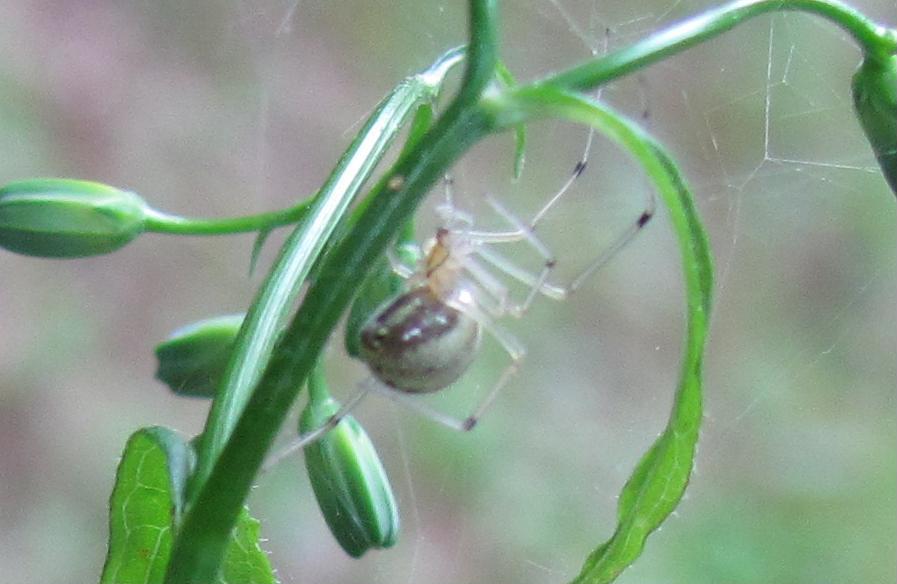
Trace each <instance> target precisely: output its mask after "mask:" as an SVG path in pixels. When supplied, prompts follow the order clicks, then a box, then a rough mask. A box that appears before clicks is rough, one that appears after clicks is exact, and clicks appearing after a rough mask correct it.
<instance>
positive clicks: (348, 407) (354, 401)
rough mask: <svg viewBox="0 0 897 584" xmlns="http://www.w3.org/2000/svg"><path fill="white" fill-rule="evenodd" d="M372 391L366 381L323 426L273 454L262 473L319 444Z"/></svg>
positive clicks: (263, 467)
mask: <svg viewBox="0 0 897 584" xmlns="http://www.w3.org/2000/svg"><path fill="white" fill-rule="evenodd" d="M371 389H373V388H372V387H371V383H370V382H368V381H366V382H364V383H362V384H361V388H360V389H359V390H358V393H356V394H355V395H354V396H352V398H351V399H350V400H349V401H347V402H346V403H345V404H343V406H342V407H341V408H340V409H339V410H338V411H337V412H336V413H335V414H333V415H332V416H330V417H329V418H327V421H326V422H324V424H323V425H322V426H319V427H317V428H315V429H314V430H312V431H311V432H307V433H305V434H303V435H302V436H299V437H298V438H296V439H295V440H293V441H292V442H290V443H289V444H287V446H285V447H284V448H283V449H282V450H281V451H279V452H277V453H275V454H273V455H272V456H271V458H269V459H268V460H266V461H265V463H264V464H263V465H262V472H263V473H264V472H268V471H269V470H271V469H272V468H274V467H275V466H276V465H277V464H279V463H280V462H281V461H282V460H283V459H285V458H287V457H288V456H291V455H292V454H293V453H295V452H296V451H297V450H301V449H303V448H305V447H306V446H308V445H309V444H312V443H314V442H317V441H318V440H320V439H321V438H323V437H324V435H325V434H327V432H329V431H331V430H333V429H334V428H336V427H337V425H339V423H340V422H341V421H342V419H343V418H345V417H346V416H347V415H349V413H350V412H351V411H352V410H354V409H355V406H357V405H358V404H359V403H361V400H362V399H364V397H365V396H366V395H367V394H368V393H370V391H371Z"/></svg>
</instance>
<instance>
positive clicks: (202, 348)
mask: <svg viewBox="0 0 897 584" xmlns="http://www.w3.org/2000/svg"><path fill="white" fill-rule="evenodd" d="M243 317H244V315H242V314H233V315H228V316H218V317H215V318H209V319H206V320H201V321H199V322H196V323H193V324H191V325H187V326H185V327H183V328H180V329H178V330H176V331H175V332H173V333H172V334H171V336H170V337H168V339H166V340H164V341H162V342H161V343H159V344H158V345H157V346H156V358H157V359H158V360H159V368H158V369H157V370H156V379H158V380H159V381H161V382H163V383H165V384H166V385H168V387H170V388H171V391H173V392H174V393H176V394H178V395H186V396H194V397H214V396H215V392H216V391H217V390H218V382H219V381H221V376H222V375H224V370H225V368H226V367H227V360H228V359H229V358H230V355H231V351H232V350H233V346H234V339H236V338H237V333H238V332H239V331H240V325H242V324H243Z"/></svg>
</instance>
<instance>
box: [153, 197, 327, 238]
mask: <svg viewBox="0 0 897 584" xmlns="http://www.w3.org/2000/svg"><path fill="white" fill-rule="evenodd" d="M315 196H316V195H313V196H311V197H308V198H306V199H304V200H303V201H302V202H300V203H299V204H297V205H293V206H292V207H289V208H287V209H281V210H280V211H268V212H266V213H258V214H255V215H244V216H242V217H225V218H222V219H197V218H190V217H181V216H178V215H170V214H168V213H164V212H162V211H157V210H155V209H146V211H145V215H146V223H145V225H146V231H149V232H152V233H166V234H172V235H231V234H234V233H246V232H251V231H267V230H269V229H273V228H275V227H282V226H284V225H290V224H293V223H296V222H297V221H299V220H301V219H302V218H303V217H305V215H306V213H308V210H309V208H311V205H312V203H313V202H314V200H315Z"/></svg>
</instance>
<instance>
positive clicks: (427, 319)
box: [266, 134, 656, 466]
mask: <svg viewBox="0 0 897 584" xmlns="http://www.w3.org/2000/svg"><path fill="white" fill-rule="evenodd" d="M589 138H590V139H589V144H588V145H590V143H591V134H590V136H589ZM588 145H587V148H586V151H585V153H584V155H583V157H582V159H581V160H580V161H579V162H577V164H576V166H575V167H574V169H573V172H572V173H571V175H570V177H569V178H568V179H567V180H566V181H565V183H564V184H563V186H562V187H561V188H560V189H559V190H558V191H557V192H556V193H555V194H554V195H552V196H551V198H550V199H549V200H548V202H546V203H545V205H543V206H542V208H541V209H540V210H539V211H538V212H537V213H536V214H535V215H534V216H533V218H532V219H531V220H530V221H529V222H524V221H522V220H521V219H520V218H518V217H517V216H516V215H514V214H513V213H511V212H510V211H509V210H508V209H507V208H505V206H504V205H502V204H501V203H500V202H499V201H497V200H496V199H495V198H493V197H491V196H488V195H487V196H486V199H485V200H486V202H487V203H488V204H489V206H490V207H491V208H492V209H493V210H494V211H495V212H496V213H497V214H498V216H500V217H501V218H503V220H504V221H505V222H507V224H508V229H507V230H506V231H480V230H477V229H475V228H474V221H473V218H472V217H471V216H470V215H469V214H467V213H464V212H463V211H461V210H459V209H458V208H456V207H455V205H454V204H453V202H452V198H451V194H450V193H451V179H450V178H448V177H446V202H445V203H443V204H442V205H440V206H439V207H437V214H438V217H439V219H440V221H441V225H442V226H441V227H440V228H439V229H438V230H437V231H436V235H435V236H434V237H433V238H432V239H431V240H430V241H428V242H427V244H426V245H425V246H424V247H423V250H421V254H420V257H422V260H421V261H420V262H419V263H418V265H415V266H409V265H406V264H404V263H402V262H401V261H400V260H399V259H398V256H397V255H396V254H395V252H394V251H393V252H392V253H390V254H388V256H389V260H390V263H391V265H392V268H393V270H394V271H395V272H396V273H397V274H398V275H399V276H401V277H402V278H404V279H405V280H406V281H407V287H406V291H405V292H404V293H402V294H400V295H399V296H397V297H396V298H394V299H392V300H390V301H388V302H386V303H385V304H384V305H382V306H381V307H380V308H379V309H378V310H376V311H375V312H374V314H373V315H372V316H371V317H370V319H369V320H368V322H367V323H366V324H365V325H364V327H363V328H362V330H361V358H362V359H363V360H364V362H365V363H366V364H367V366H368V369H369V370H370V371H371V374H372V375H373V378H369V379H367V380H366V381H365V382H363V383H362V384H361V388H360V390H359V392H358V393H357V394H356V395H355V396H354V397H352V398H351V399H349V400H348V401H347V402H346V403H345V404H344V405H343V407H342V408H341V409H340V410H339V411H338V412H337V413H336V414H334V415H333V416H332V417H331V418H330V419H329V420H328V422H327V423H326V424H324V425H323V426H321V427H320V428H317V429H315V430H313V431H311V432H309V433H307V434H305V435H303V436H300V437H299V438H298V439H297V440H295V441H294V442H293V443H292V444H291V445H290V446H289V447H287V448H286V449H285V450H284V451H282V452H281V453H280V454H279V455H278V456H277V457H276V460H273V461H271V463H272V464H273V463H275V462H276V461H277V460H280V459H281V458H283V457H285V456H287V455H289V454H290V453H292V452H294V451H296V450H298V449H300V448H303V447H305V446H307V445H308V444H310V443H312V442H314V441H315V440H317V439H319V438H320V437H322V436H323V435H324V434H325V433H326V432H327V431H329V430H330V429H332V428H333V427H335V426H336V425H337V424H338V423H339V422H340V420H341V419H342V418H343V417H344V416H345V415H347V414H348V413H349V412H350V411H351V410H352V409H353V408H354V407H355V406H356V405H357V404H358V403H359V402H360V401H361V399H362V398H364V397H365V396H366V395H367V394H368V393H370V392H372V391H373V392H376V393H380V394H383V395H385V396H387V397H389V398H390V399H393V400H395V401H397V402H399V403H401V404H403V405H406V406H408V407H410V408H411V409H413V410H416V411H418V412H420V413H422V414H424V415H426V416H427V417H429V418H431V419H433V420H435V421H437V422H439V423H441V424H443V425H445V426H447V427H449V428H452V429H454V430H458V431H464V432H466V431H469V430H472V429H473V428H474V427H475V426H476V424H477V421H478V420H479V419H480V417H481V416H482V415H483V413H484V412H485V411H486V410H487V409H488V408H489V406H490V405H491V404H492V402H493V401H494V400H495V398H496V397H497V395H498V394H499V392H500V391H501V390H502V388H503V387H504V386H505V385H506V384H507V383H508V380H509V379H510V378H511V377H512V376H513V375H514V373H516V371H517V370H518V369H519V367H520V365H521V362H522V360H523V358H524V355H525V353H526V350H525V348H524V346H523V345H522V344H521V343H520V342H519V341H518V340H517V339H516V338H515V337H514V336H513V335H511V334H510V333H509V332H507V331H506V330H505V329H504V328H503V327H502V326H501V325H500V324H498V323H497V322H496V321H497V319H499V318H502V317H504V316H513V317H517V318H519V317H521V316H522V315H523V314H524V313H525V312H526V311H527V309H528V308H529V306H530V304H531V303H532V302H533V300H534V299H535V298H536V296H538V295H539V294H542V295H544V296H547V297H549V298H552V299H554V300H564V299H565V298H566V297H567V296H568V295H569V294H570V293H572V292H573V291H575V290H576V289H577V288H578V287H579V286H580V285H581V284H582V282H583V281H584V280H585V279H586V278H588V277H589V276H591V275H592V274H593V273H595V272H596V271H597V270H598V269H600V268H601V267H602V266H604V265H605V264H606V263H607V262H608V261H609V260H610V259H611V258H613V257H614V256H615V255H616V253H617V252H619V251H620V250H621V249H622V248H623V247H625V246H626V244H628V243H629V242H630V241H631V240H632V239H633V238H634V237H635V236H636V235H638V233H639V232H640V231H641V230H642V229H643V228H644V227H645V226H646V225H647V224H648V222H649V221H650V220H651V218H652V217H653V216H654V211H655V206H656V201H655V197H654V193H653V191H651V190H650V189H649V190H648V192H649V197H648V199H647V201H646V204H645V208H644V210H643V211H642V212H641V214H640V215H639V216H638V218H637V219H636V220H635V221H634V222H633V223H631V224H630V225H629V226H628V227H627V228H626V229H625V230H623V231H621V232H620V233H619V234H618V235H617V236H616V237H615V238H614V239H613V240H612V242H611V244H610V245H609V246H608V248H607V249H606V250H605V251H604V252H603V253H601V254H600V255H599V256H598V257H596V258H595V259H594V260H593V261H592V262H590V263H589V265H588V266H587V267H586V268H585V269H584V270H583V271H582V272H580V273H579V275H577V276H576V277H575V278H573V279H572V280H571V281H570V282H569V283H568V284H566V285H558V284H554V283H551V282H550V281H549V276H550V275H551V272H552V270H553V269H554V267H555V263H556V261H555V257H554V254H553V253H552V252H551V251H550V250H549V248H548V247H547V246H546V245H545V244H544V243H543V242H542V241H541V240H540V239H539V237H538V236H537V235H536V227H537V226H538V224H539V222H540V221H541V220H542V219H543V218H544V217H545V215H546V213H548V211H549V210H550V209H551V208H552V207H553V206H554V205H555V204H556V203H557V202H558V200H560V199H561V197H562V196H563V195H564V194H565V193H566V192H567V191H568V190H569V189H570V187H571V185H572V184H573V183H574V182H575V181H576V179H577V178H578V177H579V176H580V175H581V174H582V173H583V171H584V170H585V168H586V161H587V158H588V151H589V148H588ZM513 242H526V243H528V244H529V245H530V246H531V247H532V248H533V249H534V250H535V251H536V253H538V254H539V255H540V256H541V257H542V258H543V264H542V268H541V270H539V272H538V273H537V274H533V273H530V272H528V271H526V270H524V269H522V268H520V267H519V266H517V265H515V264H514V263H513V262H511V261H510V260H509V259H507V258H506V257H505V256H504V255H503V254H502V253H501V252H499V251H498V250H496V249H495V247H496V246H498V245H499V244H505V243H513ZM391 249H392V248H391ZM494 272H500V273H501V274H503V275H504V276H506V277H508V278H511V279H512V280H516V281H518V282H520V283H522V284H523V285H525V286H528V287H529V291H528V293H527V294H526V296H525V297H524V298H523V300H522V301H521V302H514V301H513V300H512V299H511V294H510V290H509V287H508V286H507V285H506V284H505V283H504V282H503V281H502V280H501V278H500V277H499V276H497V275H496V274H495V273H494ZM483 330H485V331H486V332H488V333H490V334H491V335H492V336H493V337H494V338H495V339H496V340H497V341H498V343H499V344H500V345H501V346H502V347H503V349H504V350H505V352H507V354H508V356H509V357H510V363H509V364H508V366H507V367H506V368H505V369H504V371H503V372H502V373H501V375H500V377H499V378H498V381H497V382H496V383H495V385H494V386H493V387H492V389H491V390H490V391H489V392H488V393H487V394H486V395H485V396H484V397H483V398H482V399H481V400H480V402H479V403H478V404H477V405H476V406H475V407H474V409H473V411H472V412H471V413H470V414H469V415H468V416H467V417H465V418H455V417H452V416H448V415H446V414H444V413H441V412H438V411H436V410H435V409H433V408H431V407H429V406H428V405H426V404H424V403H422V402H420V401H419V400H418V399H416V398H417V397H418V396H419V395H421V394H429V393H433V392H438V391H440V390H442V389H445V388H447V387H449V386H450V385H452V384H453V383H454V382H455V381H457V380H458V379H459V378H460V377H461V376H462V375H463V374H464V372H465V371H466V370H467V369H468V367H469V366H470V365H471V363H472V362H473V361H474V359H475V358H476V356H477V350H478V348H479V345H480V339H481V336H482V331H483ZM266 466H267V465H266Z"/></svg>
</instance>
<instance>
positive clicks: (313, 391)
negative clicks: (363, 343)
mask: <svg viewBox="0 0 897 584" xmlns="http://www.w3.org/2000/svg"><path fill="white" fill-rule="evenodd" d="M339 409H340V405H339V403H337V402H336V401H335V400H334V399H333V398H331V397H330V395H329V394H328V392H327V388H326V386H325V383H324V379H323V375H322V374H321V373H320V372H319V371H315V372H314V373H313V374H312V376H311V378H310V379H309V404H308V406H307V407H306V408H305V410H304V411H303V412H302V415H301V416H300V418H299V432H300V434H307V433H309V432H311V431H313V430H315V429H317V428H320V427H322V426H324V425H326V424H327V422H328V421H329V420H330V419H331V417H332V416H333V415H334V414H336V413H337V412H338V411H339ZM305 467H306V469H307V470H308V476H309V479H310V481H311V486H312V488H313V489H314V492H315V498H317V500H318V506H319V507H320V508H321V513H322V514H323V515H324V520H325V521H326V522H327V525H328V527H330V531H331V533H333V536H334V537H335V538H336V540H337V542H339V544H340V546H342V548H343V549H344V550H345V551H346V553H347V554H349V555H350V556H352V557H353V558H357V557H360V556H361V555H363V554H364V553H365V552H366V551H367V550H368V549H370V548H387V547H390V546H392V545H393V544H395V542H396V537H397V535H398V531H399V513H398V507H397V506H396V501H395V497H394V496H393V493H392V487H390V485H389V479H388V478H387V477H386V471H385V470H384V469H383V465H382V464H381V463H380V458H379V457H378V456H377V451H376V450H375V449H374V445H373V444H372V443H371V440H370V438H368V435H367V433H366V432H365V431H364V429H363V428H362V427H361V424H359V423H358V421H357V420H355V418H353V417H352V416H346V417H344V418H343V419H342V420H341V421H340V422H339V424H337V426H336V427H335V428H333V429H332V430H331V431H330V432H328V433H327V434H325V435H324V436H323V437H322V438H320V439H319V440H317V441H316V442H313V443H311V444H309V445H308V446H306V447H305Z"/></svg>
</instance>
